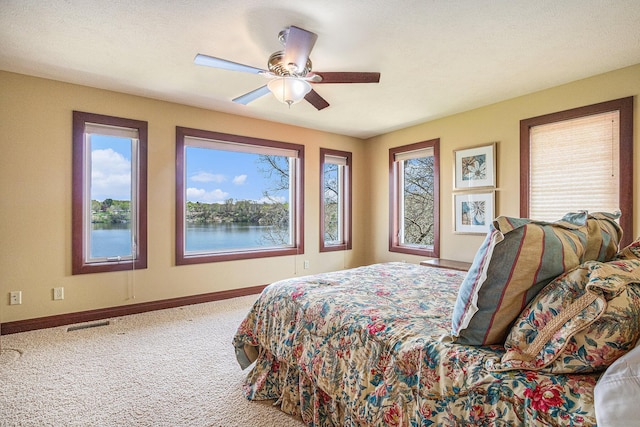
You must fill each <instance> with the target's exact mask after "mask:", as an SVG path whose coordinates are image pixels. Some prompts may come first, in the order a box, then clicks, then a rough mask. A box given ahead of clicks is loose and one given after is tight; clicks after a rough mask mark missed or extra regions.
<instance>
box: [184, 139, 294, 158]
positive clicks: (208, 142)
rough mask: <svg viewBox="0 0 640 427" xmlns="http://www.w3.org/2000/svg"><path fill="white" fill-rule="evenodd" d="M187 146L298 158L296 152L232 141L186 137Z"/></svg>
mask: <svg viewBox="0 0 640 427" xmlns="http://www.w3.org/2000/svg"><path fill="white" fill-rule="evenodd" d="M184 142H185V145H189V146H191V147H199V148H207V149H212V150H223V151H235V152H238V153H251V154H263V155H265V156H282V157H298V152H297V151H296V150H291V149H288V148H278V147H271V146H266V145H253V144H244V143H237V142H231V141H217V140H213V139H204V138H197V137H194V136H185V138H184Z"/></svg>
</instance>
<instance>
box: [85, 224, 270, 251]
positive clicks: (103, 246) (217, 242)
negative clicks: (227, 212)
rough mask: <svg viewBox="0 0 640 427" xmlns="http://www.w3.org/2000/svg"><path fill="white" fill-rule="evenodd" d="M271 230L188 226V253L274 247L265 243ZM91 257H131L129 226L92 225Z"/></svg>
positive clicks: (203, 225)
mask: <svg viewBox="0 0 640 427" xmlns="http://www.w3.org/2000/svg"><path fill="white" fill-rule="evenodd" d="M271 229H272V227H271V226H260V225H250V224H237V223H224V224H220V223H213V224H187V230H186V248H185V249H186V251H187V252H198V251H210V250H220V249H245V248H255V247H261V246H272V244H270V243H268V241H265V236H267V235H268V233H269V231H271ZM91 255H92V256H93V257H113V256H118V255H120V256H126V255H131V230H130V229H129V228H128V226H127V225H126V224H122V225H120V224H116V225H105V224H93V227H92V231H91Z"/></svg>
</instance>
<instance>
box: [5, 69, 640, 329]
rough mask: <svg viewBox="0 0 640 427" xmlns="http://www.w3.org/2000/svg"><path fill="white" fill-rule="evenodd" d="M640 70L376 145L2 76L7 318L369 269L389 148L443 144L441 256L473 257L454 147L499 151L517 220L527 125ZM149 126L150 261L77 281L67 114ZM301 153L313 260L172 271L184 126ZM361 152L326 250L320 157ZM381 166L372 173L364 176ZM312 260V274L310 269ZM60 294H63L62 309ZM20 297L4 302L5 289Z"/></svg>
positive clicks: (639, 222) (381, 224) (632, 92)
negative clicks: (345, 228)
mask: <svg viewBox="0 0 640 427" xmlns="http://www.w3.org/2000/svg"><path fill="white" fill-rule="evenodd" d="M638 76H640V64H639V65H636V66H634V67H630V68H626V69H622V70H619V71H615V72H612V73H608V74H605V75H601V76H596V77H593V78H590V79H586V80H582V81H579V82H575V83H571V84H568V85H564V86H560V87H556V88H552V89H549V90H545V91H542V92H539V93H535V94H532V95H527V96H523V97H519V98H515V99H512V100H509V101H505V102H502V103H498V104H495V105H491V106H488V107H484V108H480V109H477V110H473V111H469V112H466V113H462V114H457V115H454V116H450V117H446V118H443V119H440V120H435V121H432V122H429V123H424V124H421V125H418V126H414V127H411V128H407V129H403V130H400V131H396V132H393V133H389V134H386V135H382V136H379V137H376V138H372V139H370V140H367V141H362V140H359V139H355V138H350V137H346V136H340V135H335V134H329V133H324V132H318V131H313V130H308V129H302V128H297V127H292V126H286V125H281V124H276V123H270V122H265V121H259V120H253V119H248V118H243V117H237V116H233V115H228V114H222V113H217V112H213V111H208V110H203V109H197V108H191V107H187V106H184V105H178V104H172V103H167V102H161V101H156V100H152V99H147V98H142V97H136V96H130V95H125V94H120V93H114V92H109V91H103V90H98V89H93V88H88V87H83V86H77V85H71V84H66V83H60V82H53V81H49V80H44V79H37V78H32V77H27V76H22V75H17V74H12V73H5V72H0V93H1V94H2V96H0V129H1V132H0V144H1V147H2V157H1V159H0V212H1V219H2V220H1V221H0V238H1V239H2V245H1V247H0V275H1V276H0V295H1V298H0V321H1V322H9V321H14V320H23V319H30V318H36V317H42V316H49V315H55V314H63V313H72V312H77V311H84V310H92V309H98V308H104V307H113V306H119V305H126V304H132V303H139V302H147V301H154V300H162V299H167V298H174V297H180V296H187V295H195V294H201V293H207V292H216V291H221V290H226V289H237V288H243V287H248V286H255V285H260V284H266V283H269V282H272V281H274V280H278V279H281V278H285V277H292V276H295V275H303V274H311V273H317V272H323V271H331V270H336V269H341V268H348V267H353V266H357V265H362V264H368V263H373V262H382V261H392V260H406V261H407V262H419V261H420V260H421V259H422V258H420V257H416V256H411V255H401V254H394V253H390V252H388V221H389V216H388V215H389V214H388V212H389V207H388V185H389V184H388V164H387V163H388V150H389V148H390V147H395V146H400V145H405V144H409V143H413V142H418V141H423V140H428V139H432V138H440V151H441V163H440V170H441V174H442V177H441V202H440V209H441V226H440V227H441V228H440V236H441V256H442V257H445V258H452V259H458V260H466V261H471V259H472V258H473V255H474V254H475V251H476V250H477V248H478V246H479V245H480V243H481V242H482V237H481V236H469V235H457V234H453V232H452V229H453V222H452V219H451V218H452V215H453V213H452V203H453V202H452V190H451V189H452V187H453V184H452V181H453V150H457V149H460V148H466V147H470V146H474V145H480V144H483V143H487V142H493V141H497V142H498V156H497V157H498V162H497V169H498V188H497V192H496V199H497V203H496V204H497V206H496V209H497V214H498V215H511V216H519V166H518V165H519V160H518V156H519V145H518V144H519V121H520V120H521V119H524V118H528V117H533V116H537V115H541V114H546V113H551V112H555V111H560V110H565V109H568V108H574V107H579V106H583V105H588V104H593V103H597V102H601V101H607V100H611V99H616V98H622V97H626V96H636V97H637V96H638V95H639V94H640V78H639V77H638ZM634 107H635V121H634V123H635V129H636V132H635V141H634V146H635V153H634V159H635V161H634V166H635V177H634V185H635V187H634V198H635V212H636V218H634V233H635V234H634V235H638V234H640V218H639V216H640V211H639V210H638V209H639V208H638V202H639V201H640V182H639V181H640V178H639V172H640V160H639V159H640V148H638V147H639V144H638V132H639V131H638V129H639V128H640V126H639V124H640V108H639V107H638V103H637V98H636V100H635V105H634ZM73 110H81V111H87V112H92V113H99V114H107V115H114V116H120V117H128V118H133V119H138V120H146V121H148V123H149V171H148V174H149V176H148V178H149V179H148V181H149V186H148V190H149V195H148V210H149V214H148V227H149V241H148V244H149V254H148V256H149V260H148V268H147V269H145V270H141V271H135V272H114V273H99V274H86V275H78V276H72V275H71V112H72V111H73ZM176 125H178V126H187V127H193V128H200V129H206V130H212V131H218V132H226V133H234V134H239V135H246V136H253V137H259V138H266V139H274V140H281V141H288V142H294V143H302V144H304V145H305V147H306V148H305V172H306V173H305V254H304V255H299V256H295V257H282V258H267V259H260V260H245V261H233V262H225V263H212V264H200V265H189V266H174V230H175V225H174V203H175V202H174V198H175V179H174V176H175V161H174V160H175V126H176ZM320 147H326V148H334V149H340V150H347V151H352V152H353V155H354V157H353V166H354V188H355V190H356V191H355V195H354V204H353V205H354V230H353V238H354V239H353V240H354V246H353V250H351V251H347V252H334V253H323V254H320V253H319V252H318V244H319V243H318V238H319V231H318V229H319V225H318V219H319V218H318V215H319V213H318V200H319V190H318V185H319V170H318V166H319V148H320ZM364 165H372V167H366V168H365V167H364ZM304 260H309V261H310V269H308V270H304V269H303V268H302V266H303V261H304ZM58 286H63V287H64V288H65V299H64V300H63V301H53V299H52V288H53V287H58ZM14 290H21V291H22V292H23V304H22V305H17V306H16V305H14V306H10V305H8V299H9V298H8V293H9V291H14Z"/></svg>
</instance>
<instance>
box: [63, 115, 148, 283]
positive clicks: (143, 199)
mask: <svg viewBox="0 0 640 427" xmlns="http://www.w3.org/2000/svg"><path fill="white" fill-rule="evenodd" d="M86 123H95V124H99V125H107V126H116V127H123V128H131V129H137V131H138V153H137V158H138V162H137V165H136V169H137V179H136V182H137V188H136V192H137V195H136V201H137V209H136V211H137V227H136V228H137V233H136V234H137V236H136V246H135V254H134V257H133V259H132V260H121V261H109V262H90V263H89V262H86V260H85V253H86V250H85V249H86V248H85V242H87V239H86V238H85V237H86V236H85V234H84V233H85V230H86V227H85V224H84V207H85V203H84V201H85V200H84V198H85V191H84V188H85V182H84V181H85V178H86V176H85V159H86V158H87V153H86V151H85V150H86V144H85V124H86ZM147 135H148V124H147V122H146V121H141V120H133V119H126V118H121V117H113V116H106V115H102V114H94V113H86V112H82V111H74V112H73V161H72V167H73V172H72V208H71V216H72V226H71V233H72V243H71V252H72V253H71V263H72V267H71V271H72V274H74V275H75V274H86V273H102V272H109V271H125V270H140V269H144V268H147ZM131 173H132V174H133V173H136V172H135V171H134V168H133V165H132V172H131ZM132 232H133V231H132Z"/></svg>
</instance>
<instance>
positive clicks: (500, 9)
mask: <svg viewBox="0 0 640 427" xmlns="http://www.w3.org/2000/svg"><path fill="white" fill-rule="evenodd" d="M289 25H296V26H298V27H301V28H304V29H306V30H309V31H312V32H315V33H316V34H318V40H317V42H316V44H315V47H314V49H313V51H312V52H311V60H312V61H313V70H315V71H376V72H380V73H381V79H380V83H378V84H331V85H330V84H323V85H316V86H314V89H315V90H316V91H317V92H318V93H319V94H320V95H321V96H322V97H324V98H325V99H326V100H327V101H328V102H329V103H330V104H331V106H330V107H329V108H326V109H324V110H322V111H317V110H316V109H315V108H313V107H312V106H311V105H310V104H308V103H307V102H301V103H300V104H296V105H293V106H292V107H291V108H290V109H289V108H288V107H287V106H286V105H285V104H281V103H279V102H278V101H276V100H275V98H274V97H273V96H272V95H270V94H269V95H267V96H264V97H262V98H260V99H258V100H256V101H254V102H252V103H249V104H248V105H246V106H245V105H240V104H236V103H233V102H231V99H233V98H235V97H237V96H239V95H242V94H244V93H246V92H249V91H251V90H253V89H255V88H257V87H259V86H262V85H263V84H265V82H266V81H265V79H264V77H262V76H260V75H255V74H248V73H241V72H233V71H226V70H220V69H213V68H208V67H203V66H198V65H194V64H193V59H194V56H195V55H196V54H197V53H203V54H207V55H210V56H216V57H219V58H223V59H228V60H231V61H234V62H239V63H242V64H246V65H251V66H254V67H257V68H266V67H267V64H266V63H267V59H268V57H269V55H270V54H271V53H273V52H275V51H277V50H281V48H282V46H281V45H280V43H279V42H278V39H277V35H278V32H279V31H280V30H281V29H283V28H284V27H287V26H289ZM638 63H640V0H538V1H531V0H395V1H393V0H368V1H365V0H306V1H291V0H233V1H232V0H181V1H178V0H110V1H102V0H47V1H44V0H0V69H2V70H6V71H11V72H16V73H22V74H29V75H34V76H39V77H45V78H50V79H55V80H61V81H65V82H72V83H77V84H81V85H88V86H93V87H97V88H104V89H110V90H115V91H119V92H125V93H131V94H135V95H141V96H146V97H150V98H155V99H161V100H166V101H172V102H178V103H181V104H186V105H192V106H197V107H203V108H207V109H211V110H217V111H224V112H229V113H233V114H238V115H242V116H249V117H255V118H260V119H265V120H270V121H275V122H282V123H288V124H292V125H297V126H303V127H308V128H313V129H320V130H324V131H328V132H334V133H338V134H343V135H351V136H355V137H360V138H368V137H371V136H374V135H378V134H381V133H386V132H389V131H392V130H395V129H400V128H404V127H407V126H410V125H413V124H417V123H422V122H425V121H428V120H432V119H435V118H438V117H443V116H446V115H450V114H454V113H457V112H461V111H466V110H469V109H473V108H477V107H480V106H483V105H488V104H491V103H495V102H498V101H501V100H505V99H509V98H513V97H516V96H520V95H524V94H527V93H531V92H535V91H538V90H541V89H545V88H548V87H552V86H557V85H559V84H563V83H567V82H570V81H574V80H578V79H581V78H584V77H588V76H592V75H595V74H600V73H603V72H607V71H611V70H615V69H619V68H623V67H626V66H629V65H634V64H638Z"/></svg>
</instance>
